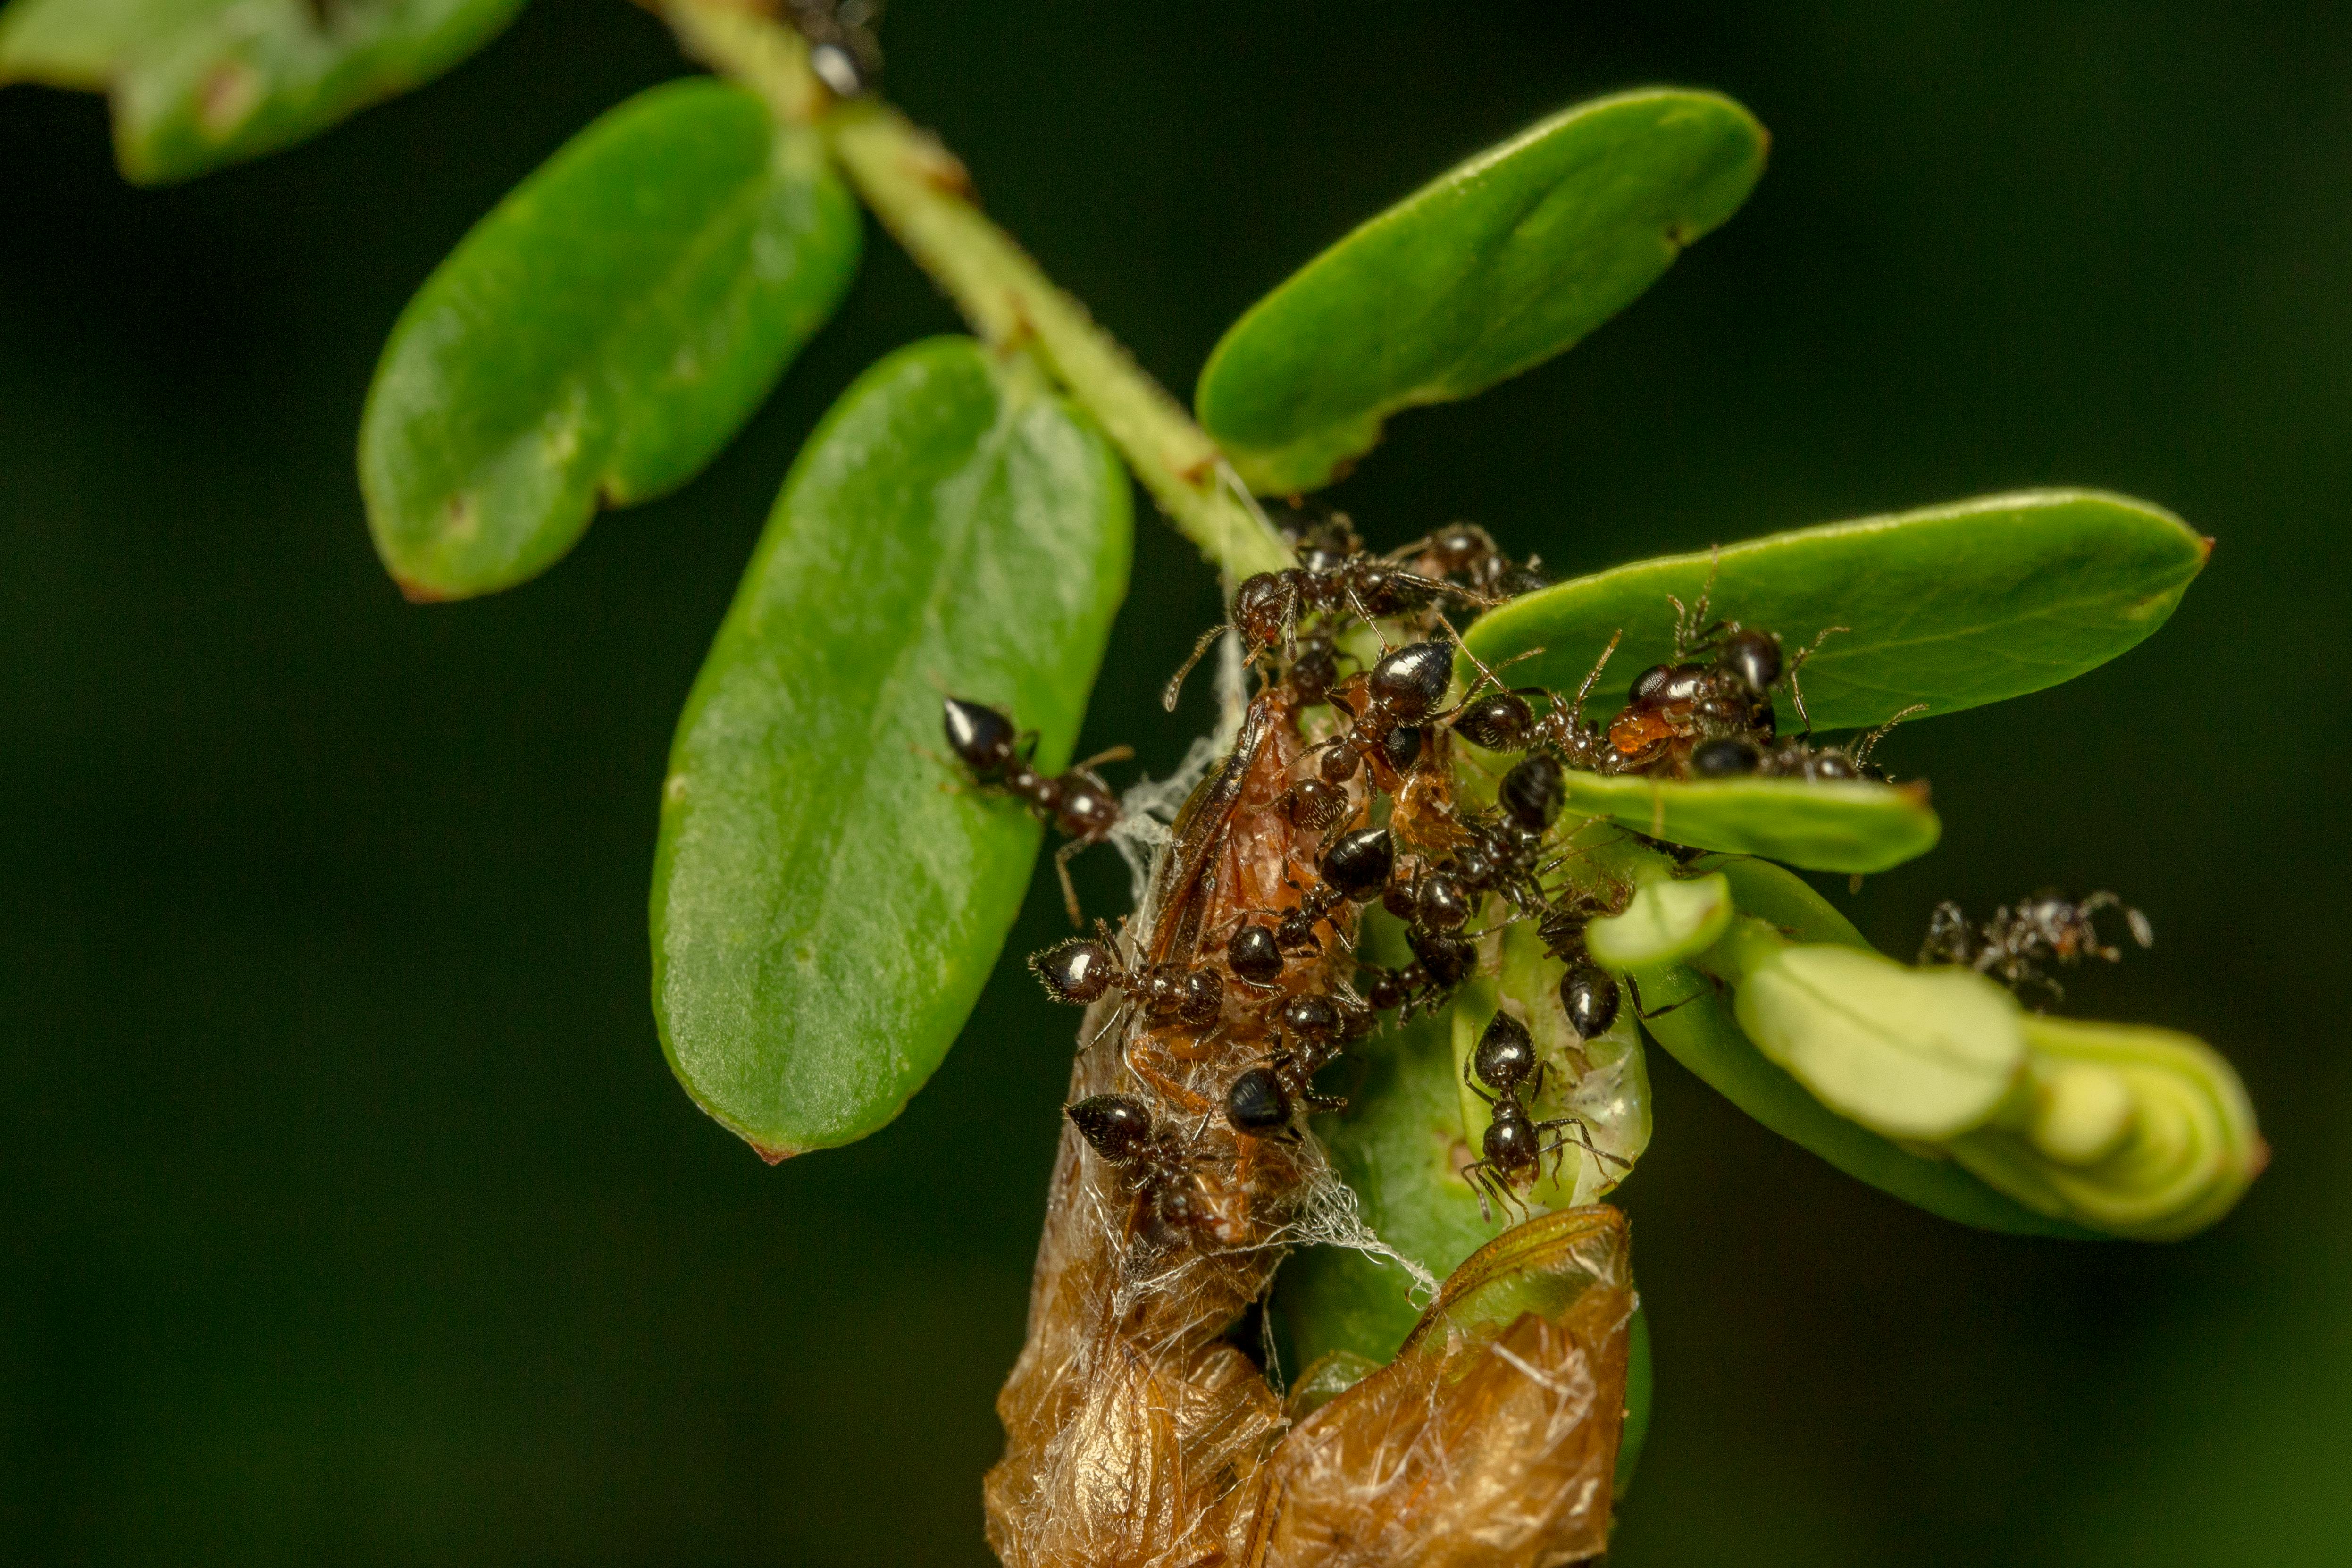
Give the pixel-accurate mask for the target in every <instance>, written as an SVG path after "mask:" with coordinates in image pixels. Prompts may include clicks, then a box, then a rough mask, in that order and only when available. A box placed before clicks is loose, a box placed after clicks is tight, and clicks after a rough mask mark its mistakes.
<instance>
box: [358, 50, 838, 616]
mask: <svg viewBox="0 0 2352 1568" xmlns="http://www.w3.org/2000/svg"><path fill="white" fill-rule="evenodd" d="M861 235H862V230H861V226H860V222H859V219H858V216H857V205H856V201H855V199H854V198H853V197H852V196H851V195H850V194H849V191H848V189H847V187H845V185H844V184H842V182H841V179H840V176H839V175H838V174H835V172H834V170H833V169H832V167H831V165H830V164H829V163H827V161H826V158H825V154H824V148H823V147H822V146H821V145H820V144H819V142H817V140H816V138H815V136H814V133H813V132H808V131H806V130H803V129H799V128H779V127H778V126H777V125H776V124H775V122H774V121H772V119H771V118H770V116H769V114H768V111H767V110H766V109H764V108H763V107H762V106H761V102H760V100H758V99H756V98H754V97H752V96H751V94H750V93H748V92H746V91H744V90H743V89H740V88H737V87H731V86H728V85H726V84H723V83H720V82H716V81H712V80H709V79H705V78H697V79H688V80H683V81H676V82H671V83H668V84H667V85H665V86H661V87H656V88H653V89H649V90H647V91H646V92H643V93H640V94H638V95H637V96H636V97H635V98H633V99H631V100H629V101H627V102H626V103H624V104H622V105H620V106H619V107H618V108H616V109H614V110H610V111H608V112H607V113H605V114H604V116H603V117H602V118H600V119H599V120H598V121H596V122H595V123H594V124H593V125H591V126H589V127H588V129H586V130H585V131H583V132H581V133H580V134H579V135H577V136H575V137H573V138H572V141H571V142H568V143H566V144H565V146H564V147H563V148H562V151H560V152H558V153H556V154H555V156H554V157H553V158H551V159H550V160H549V161H548V163H546V164H545V165H544V166H542V167H541V169H539V170H538V171H537V172H536V173H535V174H532V175H531V176H530V178H529V179H528V180H525V181H524V182H523V183H522V184H521V185H520V186H518V187H517V188H516V189H515V191H514V192H513V194H511V195H509V196H508V197H507V198H506V200H505V201H503V202H501V203H499V205H498V207H497V208H496V210H494V211H493V212H491V214H490V215H489V216H488V217H486V218H484V219H483V220H482V221H481V222H480V223H479V224H478V225H477V226H475V228H474V230H473V232H472V233H470V234H468V235H467V237H466V238H465V239H464V241H463V242H461V243H460V244H459V245H458V247H457V249H456V250H455V251H453V252H452V253H451V254H450V256H449V258H448V259H447V260H446V261H444V262H443V263H442V264H441V266H440V268H438V269H437V270H436V271H435V273H434V274H433V276H432V277H431V278H430V279H427V280H426V282H425V287H424V288H423V289H420V290H418V292H417V295H416V298H415V299H414V300H411V301H409V305H408V308H407V310H404V311H403V312H402V314H401V318H400V322H399V324H398V325H397V326H395V327H394V329H393V333H392V340H391V342H388V343H386V344H385V345H384V351H383V362H382V363H380V364H379V365H378V366H377V368H376V375H375V384H374V385H373V387H372V388H371V389H370V391H369V394H368V404H367V412H366V415H365V416H364V418H363V419H362V424H361V428H360V482H361V488H362V489H363V490H364V491H365V492H366V495H367V503H368V525H369V527H370V529H371V530H372V531H373V533H374V535H375V542H376V550H377V552H378V553H379V554H381V555H382V556H383V561H384V564H385V566H386V567H387V568H388V569H389V570H390V571H391V573H392V575H393V577H394V579H395V580H396V581H397V582H398V583H399V584H400V585H401V589H402V591H403V592H404V593H406V594H407V595H409V596H410V597H412V598H416V599H446V598H454V597H459V596H462V595H470V594H481V593H488V592H489V591H491V590H494V589H498V588H505V587H509V586H511V585H512V584H516V583H519V582H521V581H522V580H523V579H525V578H527V577H530V576H532V575H534V574H537V573H539V572H541V571H543V570H545V569H546V568H547V567H548V566H549V565H550V564H551V563H553V562H554V561H555V560H556V559H557V558H558V557H559V556H561V555H562V553H563V552H565V551H567V550H569V549H571V548H572V545H573V544H574V543H575V542H578V540H579V538H580V536H581V534H582V533H583V531H586V529H587V527H588V523H589V520H590V519H591V518H592V517H593V516H594V515H595V511H596V508H597V505H598V503H599V502H600V501H602V502H604V504H606V505H611V506H628V505H632V504H634V503H635V502H638V501H642V500H650V499H651V498H653V497H655V496H657V495H660V494H662V493H663V492H665V491H667V490H670V489H676V488H677V486H679V485H682V484H684V483H685V482H686V481H687V480H688V479H692V478H693V477H694V475H695V474H696V473H697V472H698V471H699V470H700V469H701V468H702V467H703V465H704V464H706V463H708V462H709V460H710V459H711V458H713V457H715V456H717V455H718V453H719V449H720V448H721V447H724V446H726V444H727V443H728V441H729V440H730V439H731V438H732V437H733V436H734V434H735V432H736V431H737V430H738V429H740V428H741V426H742V425H743V422H744V421H745V420H746V419H748V418H750V417H751V414H752V412H753V410H755V409H756V408H758V407H759V405H760V404H761V401H762V400H763V399H765V398H766V396H767V395H768V392H769V389H770V388H772V386H773V385H774V384H775V383H776V379H777V377H779V376H781V375H782V374H783V371H784V367H785V366H786V365H788V364H789V363H792V359H793V355H794V354H796V353H799V352H800V349H801V346H802V344H803V343H805V342H807V341H808V339H809V337H810V336H811V334H813V333H814V332H815V331H816V330H817V328H819V327H820V326H822V325H823V324H824V321H825V319H826V318H827V317H829V316H830V315H831V314H832V313H833V310H834V308H835V306H836V305H838V304H839V303H840V302H841V297H842V295H843V293H844V292H845V291H846V290H847V289H848V287H849V282H850V279H851V277H852V276H853V274H854V273H855V272H856V265H857V253H858V247H859V244H860V240H861Z"/></svg>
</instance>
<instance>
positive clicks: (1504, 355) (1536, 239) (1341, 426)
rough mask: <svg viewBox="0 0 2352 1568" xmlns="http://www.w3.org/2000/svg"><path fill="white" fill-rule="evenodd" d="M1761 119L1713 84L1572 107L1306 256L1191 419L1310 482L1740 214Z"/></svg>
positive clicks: (1327, 477) (1260, 476)
mask: <svg viewBox="0 0 2352 1568" xmlns="http://www.w3.org/2000/svg"><path fill="white" fill-rule="evenodd" d="M1765 142H1766V137H1765V134H1764V128H1763V127H1762V126H1760V125H1759V124H1757V122H1756V121H1755V118H1754V117H1753V116H1751V115H1750V114H1749V113H1748V111H1747V110H1745V109H1742V108H1741V107H1740V106H1739V105H1738V104H1737V103H1734V102H1733V101H1731V100H1729V99H1727V98H1724V97H1721V96H1719V95H1717V94H1715V93H1711V92H1684V91H1676V90H1672V89H1652V90H1646V91H1641V92H1629V93H1622V94H1620V95H1617V96H1615V97H1612V98H1603V99H1597V100H1593V101H1592V102H1591V103H1583V104H1579V105H1577V106H1576V107H1575V108H1573V109H1570V110H1566V111H1564V112H1562V113H1559V114H1556V115H1554V116H1552V117H1551V118H1550V119H1549V120H1546V121H1541V122H1540V123H1538V124H1537V125H1534V126H1531V127H1529V128H1528V130H1526V131H1524V132H1520V133H1519V134H1518V135H1517V136H1516V137H1513V138H1512V139H1511V140H1510V141H1508V142H1504V143H1503V144H1502V145H1500V146H1498V147H1494V148H1490V149H1488V150H1487V151H1486V152H1485V153H1480V154H1479V155H1478V156H1477V157H1475V158H1473V159H1471V160H1470V161H1469V162H1468V163H1464V164H1462V165H1461V166H1460V167H1458V168H1455V169H1454V170H1452V171H1450V172H1449V173H1447V174H1444V175H1441V176H1440V177H1439V178H1438V179H1437V180H1435V181H1433V183H1431V184H1428V185H1425V186H1423V188H1422V189H1421V190H1419V191H1417V192H1415V193H1414V194H1413V195H1410V196H1408V197H1406V198H1405V199H1404V200H1403V201H1402V202H1400V203H1398V204H1397V205H1395V206H1392V207H1391V208H1390V209H1389V210H1388V211H1386V212H1384V213H1382V214H1381V216H1378V217H1376V218H1373V219H1372V220H1371V221H1370V222H1369V223H1367V224H1365V225H1364V226H1361V227H1360V228H1358V229H1357V230H1356V231H1355V232H1354V233H1352V234H1350V235H1349V236H1348V237H1346V238H1344V239H1342V240H1340V241H1339V243H1338V244H1337V245H1334V246H1333V247H1331V248H1330V249H1328V250H1327V251H1325V252H1324V253H1323V254H1322V255H1320V256H1318V257H1317V258H1315V259H1314V260H1313V261H1310V262H1308V263H1307V266H1306V267H1304V268H1301V269H1300V270H1299V271H1297V273H1295V274H1293V275H1292V276H1291V278H1290V279H1288V280H1287V281H1286V282H1285V283H1283V284H1282V285H1281V286H1280V287H1279V288H1277V289H1275V291H1274V292H1273V293H1271V294H1268V295H1267V296H1266V297H1265V299H1263V300H1259V301H1258V302H1257V303H1256V304H1255V305H1254V306H1252V307H1251V308H1250V310H1249V312H1248V313H1247V314H1246V315H1244V316H1243V317H1242V319H1241V320H1240V321H1236V322H1235V323H1234V326H1233V328H1232V329H1231V330H1230V331H1227V332H1226V333H1225V335H1224V338H1223V341H1222V342H1219V343H1218V344H1217V346H1216V349H1215V351H1214V352H1213V353H1211V354H1210V356H1209V363H1208V365H1207V366H1206V368H1204V369H1203V370H1202V373H1201V384H1200V388H1199V391H1198V394H1197V395H1196V396H1195V399H1194V401H1195V404H1196V405H1197V406H1198V408H1199V410H1200V416H1201V423H1202V426H1203V427H1204V428H1206V429H1207V431H1208V432H1209V434H1210V435H1212V436H1213V437H1216V439H1217V441H1218V443H1219V444H1220V445H1221V446H1223V447H1224V449H1225V452H1226V454H1227V455H1228V456H1230V457H1231V458H1233V460H1234V468H1236V469H1238V470H1239V471H1240V473H1241V476H1242V478H1243V479H1244V480H1245V481H1247V483H1248V484H1249V485H1250V487H1251V488H1252V489H1255V490H1257V491H1258V492H1260V493H1261V494H1270V495H1271V494H1282V495H1286V494H1289V493H1291V492H1293V491H1297V490H1307V489H1316V488H1318V487H1319V486H1322V485H1325V484H1328V483H1329V482H1330V481H1331V480H1333V479H1336V478H1338V477H1339V474H1340V473H1341V472H1343V471H1344V470H1345V468H1346V467H1347V466H1348V465H1349V463H1351V462H1352V461H1353V460H1354V459H1355V458H1359V457H1360V456H1362V455H1363V454H1364V453H1365V452H1368V451H1370V449H1371V447H1372V446H1373V444H1374V443H1376V442H1377V441H1378V440H1379V439H1380V435H1381V423H1382V422H1383V421H1384V420H1386V419H1387V418H1388V416H1390V415H1391V414H1393V413H1395V412H1397V411H1398V410H1399V409H1402V408H1410V407H1412V406H1415V405H1421V404H1429V403H1447V402H1452V401H1454V400H1455V399H1457V398H1463V397H1468V396H1470V395H1472V394H1474V393H1477V392H1480V391H1483V390H1485V389H1486V387H1489V386H1492V385H1493V384H1495V383H1496V382H1498V381H1501V380H1504V379H1505V378H1506V377H1508V376H1513V375H1517V374H1519V373H1520V372H1521V371H1524V370H1528V369H1530V368H1532V367H1533V366H1535V365H1538V364H1540V363H1543V362H1544V361H1545V360H1548V359H1549V358H1551V356H1552V355H1554V354H1556V353H1559V352H1560V351H1561V350H1563V349H1566V348H1569V347H1570V346H1571V345H1572V344H1574V343H1575V342H1577V341H1578V340H1579V339H1580V338H1582V337H1583V336H1584V335H1585V334H1586V333H1588V332H1590V331H1592V329H1593V328H1595V327H1597V326H1599V325H1600V324H1601V322H1603V321H1607V320H1608V319H1609V318H1610V317H1611V316H1613V315H1615V314H1616V313H1617V312H1618V311H1619V310H1622V309H1623V308H1624V307H1625V306H1627V305H1629V304H1631V303H1632V302H1633V300H1634V299H1635V297H1636V296H1638V295H1639V294H1640V293H1641V292H1642V290H1643V289H1647V288H1648V287H1649V286H1650V285H1651V284H1652V283H1653V282H1654V281H1656V279H1657V278H1658V276H1659V274H1661V273H1663V272H1664V271H1665V269H1666V268H1667V267H1668V266H1669V265H1671V264H1672V263H1673V261H1674V259H1675V257H1676V256H1677V255H1678V254H1680V253H1681V251H1682V248H1683V247H1685V246H1686V245H1688V244H1690V243H1691V242H1692V241H1693V240H1696V238H1698V237H1700V236H1701V235H1703V234H1705V233H1706V232H1707V231H1708V230H1709V229H1712V228H1714V227H1715V226H1717V224H1720V223H1721V222H1723V220H1724V219H1726V218H1727V217H1729V216H1731V215H1732V213H1733V212H1734V211H1736V210H1737V209H1738V206H1739V204H1740V203H1741V202H1743V201H1745V200H1746V199H1747V198H1748V191H1749V190H1751V189H1752V188H1754V186H1755V184H1756V181H1757V177H1758V176H1759V174H1762V173H1763V169H1764V148H1765Z"/></svg>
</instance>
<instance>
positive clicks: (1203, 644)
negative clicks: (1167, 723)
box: [1160, 623, 1241, 713]
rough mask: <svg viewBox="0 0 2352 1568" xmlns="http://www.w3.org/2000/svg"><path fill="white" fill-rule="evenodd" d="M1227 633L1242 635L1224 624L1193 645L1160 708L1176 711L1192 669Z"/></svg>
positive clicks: (1162, 698) (1168, 687)
mask: <svg viewBox="0 0 2352 1568" xmlns="http://www.w3.org/2000/svg"><path fill="white" fill-rule="evenodd" d="M1227 632H1232V633H1234V636H1236V637H1239V636H1240V635H1241V633H1240V631H1239V629H1238V628H1236V627H1234V626H1231V625H1229V624H1223V623H1221V624H1219V625H1217V626H1211V627H1210V628H1209V629H1208V630H1207V631H1205V632H1202V634H1201V640H1200V641H1198V642H1196V643H1194V644H1193V645H1192V652H1191V653H1189V654H1187V655H1186V656H1185V658H1184V662H1183V664H1182V666H1181V667H1180V668H1178V669H1177V671H1176V673H1175V674H1174V675H1171V676H1170V677H1169V678H1168V685H1167V687H1166V689H1163V690H1162V691H1161V692H1160V707H1162V708H1164V709H1166V710H1168V711H1169V712H1171V713H1173V712H1175V711H1176V698H1177V695H1178V694H1179V693H1180V692H1181V691H1182V690H1183V689H1184V678H1185V677H1186V676H1188V675H1190V674H1192V667H1193V666H1194V665H1196V664H1198V663H1200V662H1201V656H1202V654H1205V653H1207V652H1208V651H1209V647H1210V645H1211V644H1213V643H1214V642H1215V641H1216V640H1217V639H1218V638H1219V637H1223V636H1224V635H1225V634H1226V633H1227Z"/></svg>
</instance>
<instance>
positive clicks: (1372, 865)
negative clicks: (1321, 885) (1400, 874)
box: [1320, 827, 1396, 901]
mask: <svg viewBox="0 0 2352 1568" xmlns="http://www.w3.org/2000/svg"><path fill="white" fill-rule="evenodd" d="M1395 869H1396V840H1394V839H1392V838H1391V837H1389V830H1388V829H1387V828H1385V827H1361V828H1358V829H1357V830H1356V831H1355V832H1353V833H1346V834H1342V835H1340V837H1339V842H1338V843H1336V844H1334V845H1332V846H1331V847H1330V849H1329V850H1328V851H1327V852H1326V853H1325V855H1324V857H1323V864H1322V866H1321V867H1320V870H1321V871H1322V873H1323V880H1324V881H1326V882H1327V883H1328V884H1330V886H1331V888H1332V889H1333V890H1334V891H1335V892H1339V893H1342V894H1344V895H1346V896H1347V897H1349V898H1350V899H1354V900H1358V901H1362V900H1366V899H1369V898H1370V897H1371V896H1372V895H1373V894H1374V893H1377V892H1379V891H1380V890H1381V889H1382V888H1384V887H1386V886H1388V880H1389V876H1390V873H1391V872H1393V871H1394V870H1395Z"/></svg>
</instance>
